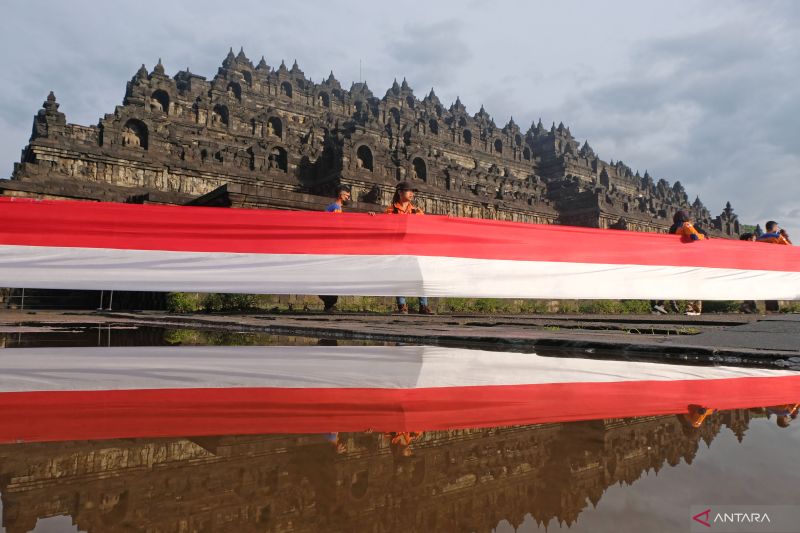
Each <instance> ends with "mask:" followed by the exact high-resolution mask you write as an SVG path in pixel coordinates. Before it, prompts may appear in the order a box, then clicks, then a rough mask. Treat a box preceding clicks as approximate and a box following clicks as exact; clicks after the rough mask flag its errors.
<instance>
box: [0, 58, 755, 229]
mask: <svg viewBox="0 0 800 533" xmlns="http://www.w3.org/2000/svg"><path fill="white" fill-rule="evenodd" d="M400 180H408V181H411V182H413V183H414V185H415V186H416V187H419V189H420V190H421V191H422V193H423V194H421V196H420V202H421V204H422V207H423V208H424V209H425V211H426V212H429V213H436V214H445V213H452V214H454V215H459V216H467V217H479V218H490V219H501V220H515V221H521V222H535V223H553V222H557V223H561V224H570V225H579V226H589V227H598V228H609V227H613V228H617V229H630V230H639V231H657V232H664V231H666V230H667V229H668V228H669V226H670V225H671V222H672V215H673V214H674V213H675V211H676V210H678V209H681V208H684V209H689V210H690V211H692V213H693V215H694V218H695V219H696V221H698V222H699V223H700V224H702V225H703V227H704V228H705V229H707V230H708V231H710V232H711V233H713V234H715V235H717V236H727V237H731V236H735V235H736V234H738V233H739V229H740V228H739V221H738V217H737V215H736V214H735V213H734V212H733V209H732V208H731V206H730V204H728V205H727V206H726V208H725V209H724V210H723V211H722V212H721V213H720V214H719V215H718V216H712V214H711V212H710V211H709V210H708V209H707V208H706V207H705V206H704V205H703V204H702V203H701V202H700V200H699V199H697V200H695V201H694V202H691V200H690V197H689V195H688V194H687V192H686V191H685V190H684V188H683V186H682V185H681V184H680V182H675V183H673V184H670V183H668V182H667V181H666V180H664V179H655V178H654V177H652V176H651V175H650V174H649V173H648V172H646V171H645V172H644V173H643V174H640V173H639V172H638V171H634V170H633V169H631V168H630V167H628V166H627V165H625V164H624V163H622V161H616V162H614V161H613V160H608V161H606V160H602V159H600V157H599V156H598V155H597V154H596V153H595V152H594V150H593V149H592V148H591V147H590V146H589V144H588V142H584V143H582V144H581V143H579V141H578V140H577V139H576V138H575V137H573V135H572V133H571V132H570V129H569V128H568V127H566V126H564V125H563V124H559V125H558V126H556V125H555V124H553V125H552V126H551V127H549V128H548V127H545V126H544V125H543V124H542V122H541V120H539V121H538V122H537V123H532V124H531V125H530V127H528V128H527V129H525V128H524V127H522V128H521V127H520V126H519V125H517V124H516V123H515V122H514V119H513V118H512V119H510V120H509V121H508V122H507V123H506V124H504V125H503V124H500V125H498V124H496V123H495V121H494V119H493V118H492V117H491V116H490V115H489V113H487V112H486V110H484V109H483V107H481V109H480V111H478V112H477V113H474V114H469V113H467V110H466V108H465V106H464V105H463V104H462V103H461V101H460V100H459V99H456V101H455V102H454V103H453V104H452V105H450V106H449V107H446V106H445V105H444V104H443V103H442V102H441V101H440V100H439V98H438V97H437V96H436V94H435V93H434V91H433V90H431V91H430V92H429V93H428V94H427V95H424V96H423V97H421V98H420V97H418V96H417V95H415V94H414V91H413V90H412V89H411V87H410V86H409V85H408V83H406V81H405V80H403V81H402V83H397V82H395V83H394V84H393V85H392V87H391V88H389V90H388V91H387V92H386V93H385V94H384V95H383V96H382V97H381V96H380V95H375V94H374V93H373V92H372V91H371V90H370V89H369V87H367V84H366V82H364V83H354V84H352V86H351V87H350V88H349V89H347V88H344V87H342V85H341V84H340V82H339V81H338V80H337V79H336V78H335V77H334V76H333V73H331V75H330V76H329V77H328V78H327V79H326V80H323V81H321V82H320V83H315V82H313V81H312V80H310V79H308V78H307V77H306V75H305V74H304V73H303V71H302V70H301V69H300V67H299V66H298V65H297V63H295V64H294V65H292V66H291V67H287V66H286V65H285V64H283V63H281V65H280V66H279V67H277V68H271V67H269V66H268V65H267V63H266V61H265V60H264V59H263V58H262V59H261V62H259V63H258V64H257V65H254V64H253V63H252V62H251V61H250V60H249V59H248V58H247V57H246V56H245V54H244V52H243V51H242V52H239V54H238V55H235V54H234V53H233V51H231V52H230V53H229V54H228V56H227V57H226V58H225V59H224V61H223V62H222V65H221V67H220V68H219V70H218V72H217V73H216V75H215V76H214V77H213V78H212V79H206V78H204V77H202V76H198V75H197V74H194V73H192V72H189V70H188V69H186V70H183V71H180V72H178V73H176V74H175V75H174V76H169V75H167V74H166V72H165V69H164V66H163V65H162V64H161V62H160V61H159V63H158V64H157V65H156V66H155V67H154V68H153V69H152V71H150V72H148V71H147V69H146V68H145V67H144V65H142V68H141V69H139V71H138V72H136V73H135V74H134V76H133V77H132V78H131V80H130V82H128V85H127V88H126V91H125V98H124V101H123V103H122V105H121V106H117V107H116V108H115V109H114V111H113V113H109V114H106V115H105V116H104V117H103V118H101V119H100V120H99V122H98V124H97V125H95V126H80V125H77V124H71V123H68V122H67V119H66V116H65V115H64V113H63V112H62V111H59V104H58V102H57V101H56V98H55V95H53V93H50V95H49V96H48V97H47V99H46V101H45V102H44V104H43V107H42V109H40V110H39V112H38V113H37V114H36V116H35V117H34V121H33V132H32V135H31V138H30V143H29V144H28V146H27V147H26V148H25V149H24V150H23V153H22V159H21V161H20V163H18V164H16V165H15V167H14V171H13V176H12V179H11V180H0V195H7V196H26V197H35V198H68V199H80V200H92V201H118V202H131V203H168V204H192V205H217V206H234V207H262V208H263V207H269V208H279V209H321V208H322V207H323V206H324V205H325V204H326V202H328V201H329V199H327V198H325V197H324V195H330V194H331V193H332V191H333V190H334V188H335V186H336V185H337V184H338V183H347V184H349V185H351V186H352V188H353V199H354V200H357V202H356V203H355V205H353V206H351V208H352V209H353V210H375V209H379V208H378V207H376V206H375V204H380V205H386V204H387V203H388V202H389V200H390V198H391V197H392V192H393V190H394V186H395V185H396V184H397V182H398V181H400Z"/></svg>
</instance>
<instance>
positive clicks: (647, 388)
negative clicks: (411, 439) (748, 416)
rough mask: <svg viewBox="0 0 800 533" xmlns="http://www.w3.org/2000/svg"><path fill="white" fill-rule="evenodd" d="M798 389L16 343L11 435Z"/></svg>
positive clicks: (368, 354) (451, 421) (461, 353)
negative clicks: (20, 346)
mask: <svg viewBox="0 0 800 533" xmlns="http://www.w3.org/2000/svg"><path fill="white" fill-rule="evenodd" d="M798 395H800V373H798V372H796V371H790V370H773V369H760V368H736V367H725V366H686V365H673V364H660V363H649V362H635V361H609V360H596V359H580V358H561V357H544V356H538V355H535V354H525V353H506V352H489V351H482V350H467V349H456V348H445V347H430V346H367V347H365V346H339V347H325V346H292V347H277V346H267V347H253V346H245V347H194V346H193V347H110V348H105V347H101V348H8V349H5V350H2V357H0V412H2V413H3V423H2V424H0V442H19V441H53V440H82V439H106V438H125V437H145V436H147V437H157V436H190V435H193V436H199V435H226V434H227V435H230V434H259V433H325V432H333V431H366V430H375V431H423V430H439V429H456V428H474V427H494V426H508V425H517V424H534V423H547V422H567V421H575V420H595V419H608V418H624V417H636V416H650V415H667V414H686V413H688V412H689V411H690V409H691V406H700V407H705V408H707V409H738V408H749V407H763V406H770V405H784V404H795V403H797V401H798Z"/></svg>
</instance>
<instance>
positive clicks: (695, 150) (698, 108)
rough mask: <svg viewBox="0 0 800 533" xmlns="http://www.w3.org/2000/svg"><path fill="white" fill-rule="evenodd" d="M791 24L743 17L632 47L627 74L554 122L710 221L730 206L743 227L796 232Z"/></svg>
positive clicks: (799, 220)
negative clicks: (667, 185) (692, 199)
mask: <svg viewBox="0 0 800 533" xmlns="http://www.w3.org/2000/svg"><path fill="white" fill-rule="evenodd" d="M798 22H800V21H798V20H797V17H794V19H793V18H792V17H774V13H767V14H764V13H760V12H752V13H750V14H749V16H747V17H740V18H737V19H735V20H732V21H728V22H725V23H721V24H719V25H715V26H712V27H709V28H707V29H704V30H702V31H695V32H693V33H688V34H683V35H674V36H670V37H666V38H653V39H647V40H642V41H640V42H639V43H637V45H636V47H635V49H634V50H633V51H632V52H631V54H630V64H629V67H628V68H627V69H625V70H623V71H622V72H621V73H620V74H619V75H617V76H616V77H615V79H613V80H611V81H601V82H599V83H597V84H595V85H594V86H590V87H587V88H585V89H584V90H581V91H573V92H571V94H570V95H569V96H568V97H567V98H566V99H565V100H564V102H563V103H562V104H561V105H560V106H559V107H558V108H557V109H556V110H555V113H556V114H560V115H562V116H565V117H568V120H569V121H570V122H571V123H573V127H572V131H573V132H574V133H576V134H579V135H580V136H581V137H588V138H589V139H590V142H591V143H592V144H593V146H594V148H595V149H596V150H597V151H598V152H600V153H601V154H602V155H603V156H604V157H605V158H606V159H608V158H614V159H623V160H625V162H626V163H629V164H631V165H632V166H633V167H634V168H639V169H642V170H643V169H645V168H647V169H649V171H650V172H651V174H654V175H655V176H656V177H665V178H668V179H671V180H675V179H678V180H680V181H681V182H682V183H683V184H684V185H686V186H687V189H688V190H689V192H690V193H697V194H700V195H701V196H702V197H703V198H704V199H705V203H706V205H707V207H709V209H710V210H711V211H712V213H718V212H719V211H721V209H722V207H723V203H724V201H725V200H730V201H731V202H732V203H733V204H734V207H736V208H737V210H738V212H739V213H740V216H741V219H742V220H743V221H745V222H752V223H756V222H760V223H762V224H763V222H764V221H765V220H766V219H767V218H778V219H782V220H783V224H784V225H786V226H788V227H792V228H794V229H795V230H796V232H800V217H798V216H797V214H798V212H797V208H796V205H797V199H798V198H800V180H798V179H797V169H798V168H800V167H798V165H799V164H800V153H798V147H799V146H800V141H798V138H800V126H798V124H800V122H798V120H797V117H798V116H800V92H798V91H797V90H794V88H796V87H798V86H800V69H796V68H791V65H798V64H800V55H799V54H798V51H800V37H798V33H797V32H796V31H795V29H796V27H797V23H798ZM587 117H591V118H589V119H587ZM577 124H579V125H580V127H578V125H577Z"/></svg>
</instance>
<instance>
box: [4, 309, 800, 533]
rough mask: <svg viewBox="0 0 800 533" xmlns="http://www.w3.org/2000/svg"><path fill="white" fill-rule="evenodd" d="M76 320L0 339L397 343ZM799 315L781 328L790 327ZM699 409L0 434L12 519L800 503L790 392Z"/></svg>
mask: <svg viewBox="0 0 800 533" xmlns="http://www.w3.org/2000/svg"><path fill="white" fill-rule="evenodd" d="M54 318H55V317H54ZM79 318H81V317H77V316H76V317H71V318H70V319H69V320H68V321H66V322H64V321H60V322H59V321H55V320H53V321H50V322H47V323H44V322H43V321H39V322H35V321H25V322H17V323H9V322H6V323H3V324H2V326H0V346H5V347H6V348H15V349H16V348H22V349H29V348H36V349H39V350H40V349H47V348H58V347H64V348H73V349H74V348H79V347H87V348H89V347H92V348H93V349H100V348H102V347H130V346H154V347H165V348H158V349H159V350H161V349H166V350H169V349H170V348H169V347H173V346H175V347H178V346H182V347H189V348H181V350H192V349H193V348H191V347H193V346H197V347H200V346H232V347H236V346H262V345H264V346H291V347H295V348H296V349H302V350H311V351H313V350H323V349H326V348H324V347H327V346H332V345H337V344H338V345H340V346H343V347H342V348H336V350H344V351H346V350H347V349H348V348H347V346H359V347H362V348H358V349H366V348H363V347H370V346H380V347H384V348H381V349H385V350H392V349H393V348H392V346H394V345H397V342H396V341H391V340H387V338H386V337H380V336H377V337H372V338H371V339H361V340H358V339H352V338H350V339H347V338H338V339H337V338H331V337H333V335H329V337H328V338H320V337H315V336H313V335H308V336H302V335H299V336H298V335H288V334H283V335H279V334H273V333H267V332H263V331H253V330H252V328H247V327H243V328H241V329H239V330H234V329H233V328H229V329H210V328H208V327H203V328H195V329H187V328H184V327H180V326H179V325H170V326H163V325H160V326H156V325H143V326H142V325H134V324H130V323H125V322H124V321H120V320H119V319H118V318H117V319H112V318H109V317H98V318H97V322H95V323H87V322H86V321H85V320H86V317H82V318H83V320H84V321H83V322H81V321H79ZM403 318H404V317H400V320H403ZM298 320H301V319H298ZM451 320H452V319H451ZM468 320H476V319H473V318H470V319H468ZM241 322H242V324H243V326H248V325H249V322H248V321H244V320H243V321H241ZM592 323H593V324H596V323H597V322H592ZM634 324H635V323H634ZM786 324H788V325H786ZM639 325H640V326H641V324H639ZM445 326H446V324H441V327H445ZM437 327H439V326H437ZM476 327H477V326H476ZM661 327H663V328H669V327H670V326H669V325H668V324H662V325H661ZM681 327H683V326H681ZM704 327H706V328H707V329H705V330H703V331H702V332H698V333H693V335H704V334H708V335H730V334H731V333H730V329H733V330H734V333H733V335H734V336H735V335H738V334H739V332H740V331H741V332H743V333H744V332H747V333H753V334H756V335H759V334H763V333H765V332H766V334H773V333H775V332H776V330H774V328H772V325H771V324H764V323H763V322H754V321H747V322H746V323H744V324H741V323H739V324H734V323H728V324H723V323H717V324H714V325H711V326H704ZM740 327H741V328H742V329H741V330H736V329H735V328H740ZM793 327H794V326H793V325H792V324H789V322H788V321H787V322H784V323H783V324H779V325H778V330H777V332H778V333H780V332H781V331H783V329H780V328H784V329H786V333H787V334H788V335H789V336H791V335H793V331H794V330H793V329H792V328H793ZM726 328H730V329H726ZM747 328H749V329H754V330H755V331H752V332H750V331H746V330H747ZM305 331H310V330H305ZM680 338H681V339H682V336H681V337H680ZM729 338H730V337H729ZM377 339H381V340H377ZM726 342H727V341H726ZM299 347H303V348H299ZM403 349H408V347H405V348H403ZM354 350H355V349H354ZM19 351H20V350H15V352H19ZM36 351H37V350H32V351H31V352H30V353H31V354H33V353H35V352H36ZM2 352H3V351H2V350H0V357H2V356H3V353H2ZM8 353H9V354H10V353H12V352H8ZM108 353H110V354H113V353H114V352H113V350H112V351H109V352H108ZM310 353H311V352H310ZM571 355H572V356H573V357H574V354H571ZM549 357H553V358H555V359H556V360H557V359H558V357H559V355H558V353H551V354H549ZM584 357H586V354H584ZM606 357H610V356H608V354H606ZM625 359H627V358H625ZM587 361H589V360H588V359H587ZM708 363H710V361H706V364H708ZM698 371H699V370H698ZM742 393H743V394H746V393H747V391H743V392H742ZM797 396H798V397H800V390H798V393H797ZM586 401H587V402H592V398H587V399H586ZM794 401H797V400H796V399H795V400H794ZM688 403H689V402H688V400H687V409H686V411H685V412H677V413H673V414H664V413H653V414H648V415H646V416H636V417H628V418H625V417H622V418H618V417H612V418H599V419H592V420H580V421H565V420H552V419H551V420H550V421H548V422H546V423H536V424H523V425H515V426H506V427H481V428H474V427H473V428H456V429H447V430H430V429H429V428H426V427H414V428H410V427H405V428H397V430H396V431H393V430H390V428H384V427H381V428H366V429H364V430H359V431H329V432H318V433H313V432H306V433H303V434H297V433H275V434H258V433H256V434H248V435H242V434H217V435H205V436H196V435H194V436H193V435H181V436H173V437H157V436H147V435H144V436H136V437H128V438H119V439H110V440H61V441H53V442H20V443H11V444H4V445H0V506H1V509H0V510H1V512H2V528H0V531H7V532H9V533H12V532H13V533H18V532H27V531H36V532H60V531H69V532H74V531H88V532H113V531H151V532H155V531H165V532H167V531H169V532H172V531H174V532H179V531H187V532H188V531H211V532H228V531H230V532H240V531H275V532H277V531H296V532H312V531H335V532H338V531H342V532H349V531H380V532H394V531H398V532H400V531H402V532H410V531H425V532H427V531H444V532H450V531H452V532H472V531H476V532H485V531H498V532H511V531H553V530H565V531H567V530H568V531H571V532H584V531H585V532H602V531H609V532H627V531H637V532H638V531H688V530H689V528H690V523H691V522H690V520H691V513H690V508H691V507H692V506H697V505H709V506H712V505H740V504H748V505H797V504H798V501H800V500H798V497H797V486H798V483H800V464H798V461H797V450H798V446H800V429H798V426H800V421H796V420H792V419H791V417H789V416H788V415H787V413H789V412H790V409H791V408H792V407H793V404H781V405H770V406H765V405H749V406H747V407H742V408H737V409H728V410H722V411H713V410H707V411H705V410H702V409H701V410H698V409H696V408H695V407H689V406H688ZM499 414H500V413H498V415H499ZM534 414H535V413H534ZM187 415H188V413H187ZM6 416H8V413H6ZM551 418H552V417H551ZM556 418H557V417H556ZM779 421H780V425H783V426H787V427H779ZM0 424H2V421H1V419H0ZM76 429H78V430H79V429H80V428H76Z"/></svg>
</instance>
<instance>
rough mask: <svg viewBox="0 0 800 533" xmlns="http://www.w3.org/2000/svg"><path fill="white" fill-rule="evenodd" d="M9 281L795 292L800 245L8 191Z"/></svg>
mask: <svg viewBox="0 0 800 533" xmlns="http://www.w3.org/2000/svg"><path fill="white" fill-rule="evenodd" d="M0 285H2V286H6V287H28V288H51V289H112V290H113V289H116V290H138V291H191V292H195V291H196V292H232V293H263V294H339V295H374V296H394V295H405V296H466V297H498V298H587V299H591V298H603V299H626V298H630V299H640V298H654V299H693V300H695V299H702V300H737V299H747V300H763V299H769V300H791V299H798V298H800V251H798V250H797V248H795V247H793V246H776V245H767V244H760V243H751V242H740V241H732V240H726V239H711V240H707V241H695V242H691V241H690V242H687V241H685V240H683V239H682V238H681V237H678V236H674V235H658V234H651V233H637V232H628V231H616V230H598V229H591V228H578V227H567V226H557V225H544V226H543V225H531V224H522V223H514V222H505V221H494V220H479V219H464V218H448V217H439V216H401V215H376V216H368V215H365V214H343V215H340V214H335V215H334V214H329V213H316V212H293V211H269V210H246V209H221V208H204V207H178V206H155V205H128V204H114V203H94V202H70V201H31V200H27V199H22V200H21V199H10V200H9V199H0Z"/></svg>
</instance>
